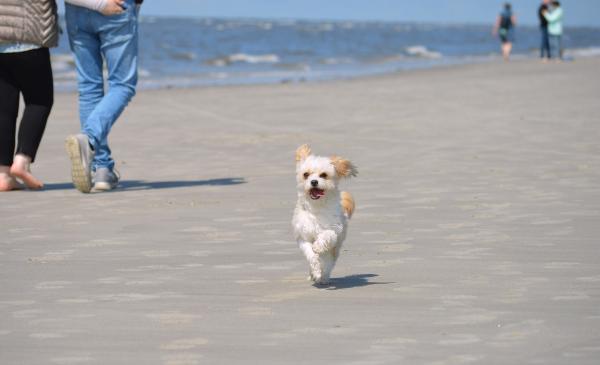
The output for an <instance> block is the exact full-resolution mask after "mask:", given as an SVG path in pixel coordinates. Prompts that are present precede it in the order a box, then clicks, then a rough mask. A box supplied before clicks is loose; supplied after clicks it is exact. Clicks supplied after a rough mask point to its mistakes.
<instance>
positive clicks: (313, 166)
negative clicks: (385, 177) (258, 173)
mask: <svg viewBox="0 0 600 365" xmlns="http://www.w3.org/2000/svg"><path fill="white" fill-rule="evenodd" d="M357 173H358V171H357V170H356V167H354V165H353V164H352V162H350V161H348V160H346V159H343V158H341V157H337V156H333V157H321V156H315V155H313V154H311V150H310V147H309V146H308V145H303V146H300V147H299V148H298V149H297V150H296V180H297V182H298V184H297V186H298V202H297V204H296V209H295V210H294V218H293V219H292V226H293V229H294V235H295V237H296V240H297V241H298V246H299V247H300V250H302V252H303V253H304V256H306V259H307V260H308V263H309V265H310V279H311V280H312V281H314V282H315V283H316V284H322V285H324V284H328V283H329V277H330V275H331V270H333V266H334V265H335V262H336V260H337V258H338V256H339V254H340V249H341V247H342V242H344V239H345V238H346V232H347V229H348V220H349V219H350V217H351V216H352V213H353V211H354V199H353V198H352V195H350V193H347V192H344V191H342V192H341V191H340V190H339V189H338V185H339V182H340V180H341V179H343V178H349V177H350V176H356V175H357Z"/></svg>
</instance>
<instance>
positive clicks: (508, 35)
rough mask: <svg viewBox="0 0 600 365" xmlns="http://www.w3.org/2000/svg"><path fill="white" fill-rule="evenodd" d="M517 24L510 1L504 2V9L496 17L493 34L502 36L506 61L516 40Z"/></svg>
mask: <svg viewBox="0 0 600 365" xmlns="http://www.w3.org/2000/svg"><path fill="white" fill-rule="evenodd" d="M515 25H517V18H516V17H515V15H514V14H513V12H512V6H511V5H510V3H505V4H504V9H503V10H502V12H501V13H500V14H499V15H498V18H496V23H495V24H494V29H493V30H492V34H493V35H496V34H497V35H498V36H499V37H500V43H501V50H502V57H503V58H504V61H508V60H509V58H510V53H511V52H512V46H513V42H514V41H515Z"/></svg>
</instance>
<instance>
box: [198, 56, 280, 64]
mask: <svg viewBox="0 0 600 365" xmlns="http://www.w3.org/2000/svg"><path fill="white" fill-rule="evenodd" d="M279 62H280V59H279V56H277V55H276V54H263V55H251V54H246V53H235V54H232V55H229V56H225V57H217V58H213V59H210V60H207V61H205V62H204V63H205V64H207V65H211V66H219V67H223V66H229V65H231V64H232V63H252V64H255V63H279Z"/></svg>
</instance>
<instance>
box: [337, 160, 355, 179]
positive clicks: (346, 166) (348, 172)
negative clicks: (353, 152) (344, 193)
mask: <svg viewBox="0 0 600 365" xmlns="http://www.w3.org/2000/svg"><path fill="white" fill-rule="evenodd" d="M331 164H332V165H333V167H334V168H335V172H336V173H337V174H338V176H341V177H350V176H356V175H358V170H357V169H356V166H354V164H353V163H352V162H350V161H349V160H346V159H344V158H341V157H338V156H332V157H331Z"/></svg>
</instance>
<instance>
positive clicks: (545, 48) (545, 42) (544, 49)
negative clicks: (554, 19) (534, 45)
mask: <svg viewBox="0 0 600 365" xmlns="http://www.w3.org/2000/svg"><path fill="white" fill-rule="evenodd" d="M540 32H541V33H542V39H541V40H542V43H541V44H540V57H541V58H550V40H549V38H548V28H547V27H540Z"/></svg>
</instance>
